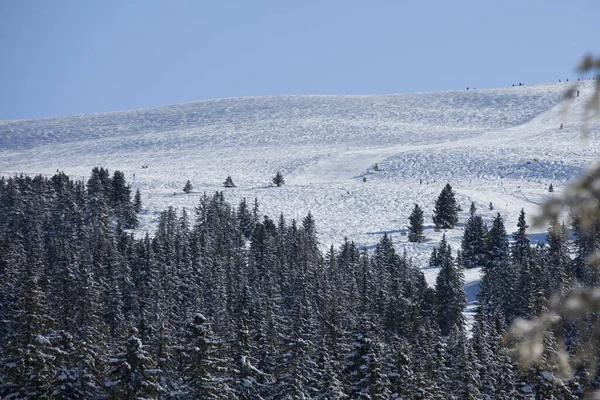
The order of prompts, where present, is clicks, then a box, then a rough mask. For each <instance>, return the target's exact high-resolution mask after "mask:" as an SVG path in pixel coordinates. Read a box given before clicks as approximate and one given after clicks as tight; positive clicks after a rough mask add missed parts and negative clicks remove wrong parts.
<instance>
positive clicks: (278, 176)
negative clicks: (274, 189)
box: [273, 171, 285, 186]
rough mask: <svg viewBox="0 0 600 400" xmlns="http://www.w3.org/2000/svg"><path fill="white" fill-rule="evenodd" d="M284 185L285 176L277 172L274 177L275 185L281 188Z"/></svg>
mask: <svg viewBox="0 0 600 400" xmlns="http://www.w3.org/2000/svg"><path fill="white" fill-rule="evenodd" d="M284 183H285V179H283V175H281V172H279V171H277V173H276V174H275V176H274V177H273V184H274V185H275V186H281V185H283V184H284Z"/></svg>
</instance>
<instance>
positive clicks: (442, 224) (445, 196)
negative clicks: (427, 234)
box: [433, 183, 458, 231]
mask: <svg viewBox="0 0 600 400" xmlns="http://www.w3.org/2000/svg"><path fill="white" fill-rule="evenodd" d="M457 222H458V205H457V203H456V199H455V198H454V192H452V186H450V184H449V183H447V184H446V186H444V188H443V189H442V191H441V193H440V195H439V196H438V198H437V200H436V201H435V209H434V211H433V223H434V225H435V230H436V231H439V230H440V229H452V228H454V226H455V225H456V223H457Z"/></svg>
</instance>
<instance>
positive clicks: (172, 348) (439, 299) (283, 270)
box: [0, 168, 600, 400]
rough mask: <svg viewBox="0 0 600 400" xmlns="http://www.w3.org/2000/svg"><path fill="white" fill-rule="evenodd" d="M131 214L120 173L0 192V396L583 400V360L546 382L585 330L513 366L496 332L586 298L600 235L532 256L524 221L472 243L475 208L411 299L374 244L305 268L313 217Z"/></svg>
mask: <svg viewBox="0 0 600 400" xmlns="http://www.w3.org/2000/svg"><path fill="white" fill-rule="evenodd" d="M444 199H446V200H444ZM461 206H462V207H464V208H466V207H468V205H461ZM140 207H141V200H140V194H139V192H137V193H135V194H134V193H132V190H131V187H130V185H129V184H128V183H127V182H126V180H125V178H124V175H123V173H121V172H119V171H118V170H117V171H114V173H113V174H112V175H111V174H110V173H109V171H108V170H107V169H104V168H94V170H93V171H92V173H91V176H90V178H89V179H88V180H87V181H84V180H74V179H71V178H70V177H69V176H67V175H66V174H64V173H61V172H57V174H56V175H54V176H52V177H51V178H48V177H44V176H41V175H38V176H26V175H21V176H13V177H9V178H2V179H1V180H0V340H1V341H0V398H2V399H123V400H128V399H265V400H266V399H500V398H506V399H576V398H581V397H582V396H583V394H584V393H585V392H587V391H591V390H595V389H597V388H598V386H600V379H598V378H596V377H595V375H593V374H591V373H590V371H593V370H594V369H595V365H593V363H594V362H597V361H595V360H596V359H597V358H596V354H588V356H589V358H587V359H586V360H585V361H584V362H583V363H582V364H581V367H580V368H578V369H577V370H576V371H574V374H573V376H572V377H570V378H568V379H559V378H558V377H557V374H556V373H555V372H556V370H557V366H558V363H559V360H558V359H557V351H558V346H561V343H565V345H566V351H567V352H569V353H570V354H575V353H576V352H577V350H578V349H577V343H578V342H580V341H581V339H582V338H586V337H590V335H592V336H593V335H594V332H595V330H596V329H597V326H598V317H597V315H595V314H592V315H586V316H582V317H581V318H580V320H578V321H570V322H565V323H564V324H562V325H560V326H559V328H558V329H552V330H548V331H547V332H544V337H543V342H544V347H543V355H542V356H541V357H540V358H539V361H537V362H536V363H533V364H531V365H527V366H526V367H523V366H520V365H519V364H518V363H517V361H515V358H514V357H512V352H511V348H512V346H513V344H514V343H512V342H511V340H510V337H509V336H507V334H506V332H507V328H508V326H509V325H510V324H511V323H512V322H513V321H514V320H515V319H516V318H518V317H522V318H531V317H533V316H534V315H537V314H539V313H541V312H543V311H544V310H546V309H547V307H548V304H549V301H550V298H551V296H552V295H553V294H557V293H558V294H561V293H566V292H567V291H568V290H570V289H571V288H572V286H573V285H574V283H573V282H577V285H581V286H582V287H591V286H594V285H598V284H599V283H600V273H599V272H598V271H597V270H595V269H593V268H589V267H586V266H585V260H586V258H587V257H588V256H589V255H590V254H591V253H592V252H593V251H594V250H595V249H596V248H598V245H599V244H600V231H599V230H597V229H596V230H594V231H593V233H591V234H585V235H584V234H582V233H581V232H582V231H581V229H580V228H579V225H578V223H577V219H576V218H575V219H574V221H575V222H574V224H573V227H570V228H572V229H573V232H574V233H573V235H572V237H571V238H569V237H567V233H566V232H567V227H565V226H564V225H559V224H557V223H555V224H553V225H552V226H551V228H550V229H549V231H548V236H547V241H546V242H547V244H544V245H539V244H538V245H536V244H532V243H530V239H529V237H528V232H527V228H528V224H527V219H526V215H525V213H524V212H521V216H520V218H519V221H518V225H517V226H516V227H507V226H505V224H504V221H503V219H502V217H501V216H500V214H498V215H497V217H496V218H495V219H494V221H493V224H492V225H491V226H486V224H485V223H484V222H483V220H482V218H481V217H480V216H479V215H478V214H477V210H476V208H475V207H474V206H473V207H471V211H470V213H469V217H468V220H467V221H461V222H464V223H465V228H464V237H463V240H462V242H461V246H460V248H457V249H452V248H451V247H450V245H449V244H448V243H447V242H446V238H445V236H444V237H443V238H442V240H441V241H440V243H439V244H438V245H437V246H436V247H435V249H434V251H433V252H432V254H431V258H430V261H429V264H430V265H432V266H439V267H441V269H440V272H439V275H438V276H437V280H436V282H435V287H428V285H427V283H426V281H425V278H424V276H423V273H422V271H421V270H420V269H419V268H417V267H416V266H415V265H413V263H412V261H411V258H410V257H409V255H407V254H400V253H399V252H397V251H396V250H395V248H394V245H393V241H392V237H391V236H390V235H388V234H383V235H381V237H380V239H379V242H378V243H377V245H376V246H375V247H374V248H372V249H366V248H359V247H358V246H357V245H355V244H354V243H353V242H352V241H350V240H346V241H344V243H343V244H341V245H340V246H338V247H335V246H331V247H330V248H329V249H328V250H327V251H325V252H322V251H321V250H320V244H319V243H318V240H317V230H318V221H315V219H314V218H313V216H312V215H311V214H310V213H309V214H307V215H306V216H305V217H304V218H303V219H302V220H298V221H296V220H293V219H292V220H288V219H287V218H286V216H285V215H275V216H267V215H263V213H262V212H261V205H260V204H258V202H257V201H248V202H247V201H246V200H243V201H241V202H240V203H239V204H229V203H228V202H227V201H225V198H224V196H223V193H222V192H216V193H213V194H203V195H198V201H197V205H196V206H195V207H194V209H192V210H187V209H185V208H184V209H175V208H168V209H166V210H164V211H162V212H161V213H160V215H159V221H158V224H157V228H156V231H155V232H154V233H153V234H151V235H145V236H144V237H135V236H134V235H133V233H132V231H131V228H135V227H136V224H137V212H138V211H139V210H140ZM438 208H439V210H440V212H442V211H443V213H442V214H439V215H438V216H437V217H436V216H434V219H435V223H436V228H437V227H438V226H439V228H442V229H446V228H451V227H452V226H454V224H456V223H457V220H456V213H455V211H456V208H457V204H456V201H455V199H454V197H453V194H452V188H451V187H450V185H447V186H446V187H444V188H443V191H442V194H441V195H440V198H439V199H438V201H437V202H436V212H437V209H438ZM415 209H416V214H415V215H413V217H414V218H413V217H411V224H413V225H414V226H412V227H411V232H412V234H413V236H412V238H413V239H414V240H422V227H421V228H420V229H419V226H418V224H419V223H420V224H422V220H423V217H422V214H423V213H422V211H421V210H420V208H419V207H418V205H415ZM453 211H454V213H453ZM510 231H514V233H513V235H512V240H511V241H510V242H509V236H508V233H507V232H510ZM474 267H481V268H482V271H483V274H482V281H481V290H480V294H479V298H478V300H479V307H478V310H477V316H476V321H475V324H474V326H473V327H472V329H468V328H467V326H466V324H465V317H464V314H463V309H464V307H465V302H466V300H465V291H464V289H463V271H465V270H466V269H469V268H474ZM559 339H560V340H559ZM598 350H600V346H599V345H596V347H594V349H593V351H594V352H598Z"/></svg>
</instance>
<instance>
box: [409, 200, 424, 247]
mask: <svg viewBox="0 0 600 400" xmlns="http://www.w3.org/2000/svg"><path fill="white" fill-rule="evenodd" d="M408 220H409V222H410V223H409V226H408V229H409V230H410V233H409V234H408V241H409V242H413V243H421V242H422V241H423V239H424V238H425V236H424V235H423V210H421V207H419V205H418V204H415V208H413V211H412V213H411V214H410V217H408Z"/></svg>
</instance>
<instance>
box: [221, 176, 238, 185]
mask: <svg viewBox="0 0 600 400" xmlns="http://www.w3.org/2000/svg"><path fill="white" fill-rule="evenodd" d="M223 186H224V187H226V188H232V187H235V184H234V183H233V179H231V175H227V178H226V179H225V182H223Z"/></svg>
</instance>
